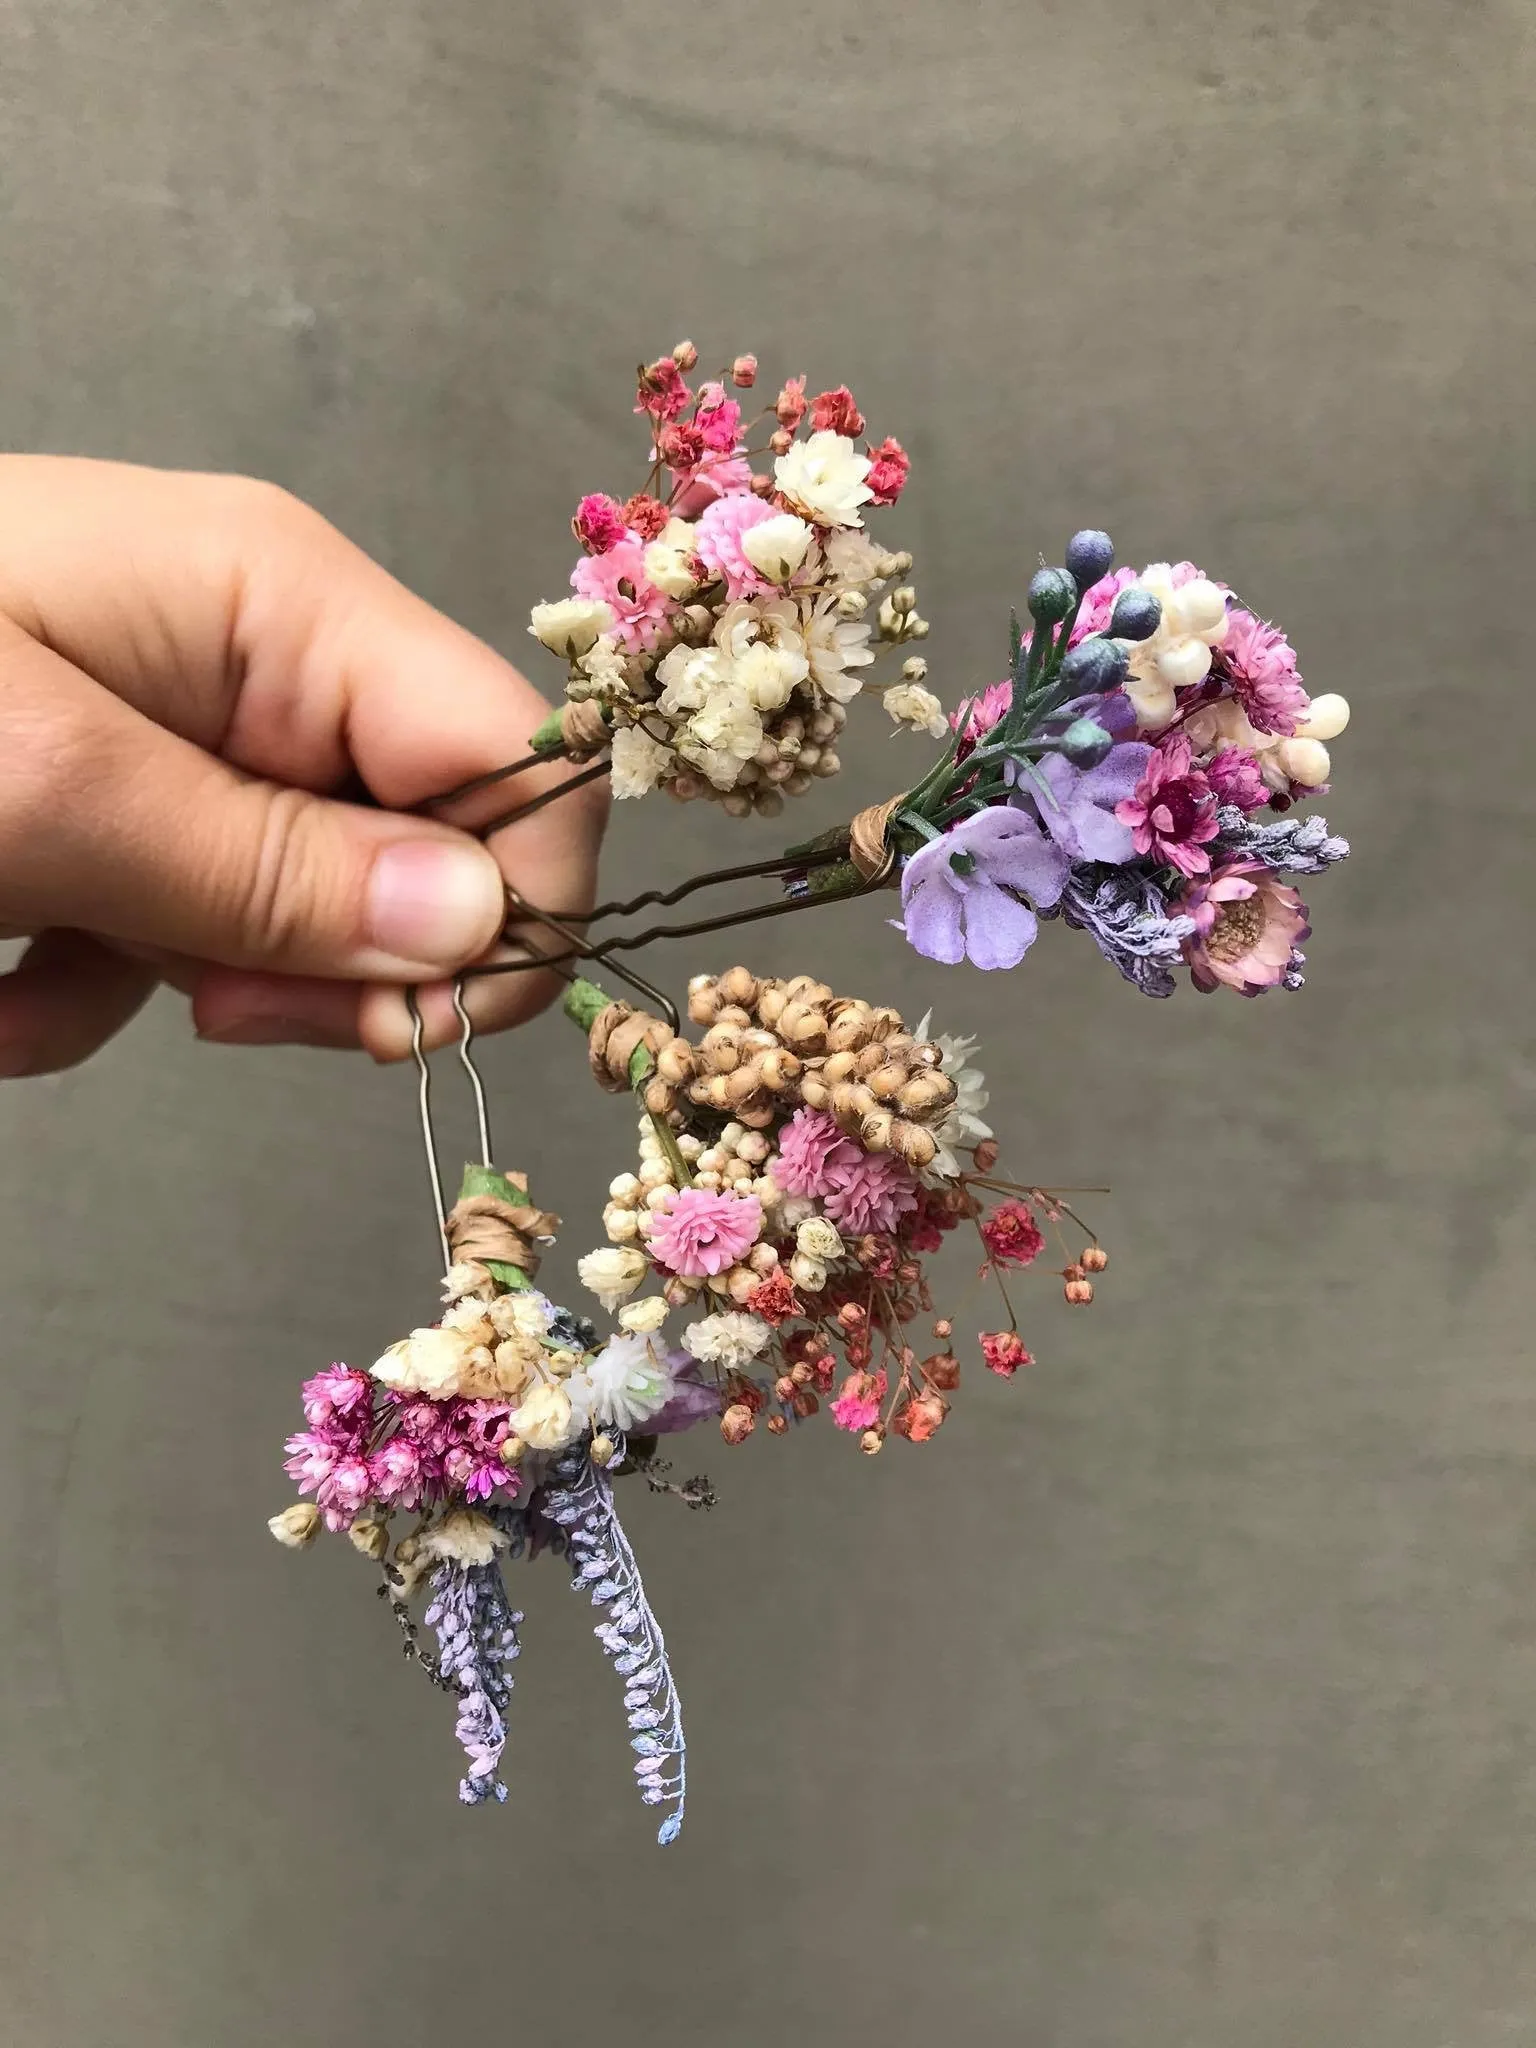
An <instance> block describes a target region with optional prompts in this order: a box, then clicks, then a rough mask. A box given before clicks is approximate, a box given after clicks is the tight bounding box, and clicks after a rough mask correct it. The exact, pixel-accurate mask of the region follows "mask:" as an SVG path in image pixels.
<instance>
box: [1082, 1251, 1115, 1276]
mask: <svg viewBox="0 0 1536 2048" xmlns="http://www.w3.org/2000/svg"><path fill="white" fill-rule="evenodd" d="M1077 1263H1078V1264H1079V1265H1080V1266H1081V1267H1082V1269H1083V1271H1084V1272H1085V1273H1102V1272H1103V1270H1104V1268H1105V1267H1106V1266H1107V1265H1108V1264H1109V1253H1108V1252H1107V1251H1105V1249H1104V1247H1103V1246H1102V1245H1098V1244H1091V1245H1089V1247H1088V1249H1087V1250H1086V1251H1085V1252H1084V1253H1083V1256H1082V1257H1081V1258H1080V1259H1079V1260H1078V1262H1077Z"/></svg>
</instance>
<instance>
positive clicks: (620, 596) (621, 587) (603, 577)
mask: <svg viewBox="0 0 1536 2048" xmlns="http://www.w3.org/2000/svg"><path fill="white" fill-rule="evenodd" d="M571 588H572V589H573V590H574V591H575V592H576V594H577V596H578V597H587V598H593V599H599V600H601V602H602V603H604V604H606V605H607V606H608V607H609V609H610V610H611V611H612V613H613V636H614V638H615V639H616V640H617V641H618V643H619V645H620V646H621V647H623V648H625V649H626V650H627V651H628V652H629V653H631V654H638V653H641V652H642V651H644V652H647V653H648V652H649V651H650V650H651V649H652V648H653V647H654V646H655V645H656V642H657V640H658V639H659V638H660V637H661V630H662V627H663V626H664V625H665V624H666V622H667V612H668V603H667V594H666V592H665V591H664V590H658V589H657V588H656V586H655V584H654V583H647V581H646V580H645V549H644V548H643V547H642V546H641V545H640V543H639V541H637V540H623V541H620V542H619V544H618V546H617V547H613V548H610V549H609V550H608V552H607V553H606V554H604V555H583V556H582V558H581V560H580V561H579V562H578V563H577V564H576V566H575V568H574V569H573V570H572V571H571Z"/></svg>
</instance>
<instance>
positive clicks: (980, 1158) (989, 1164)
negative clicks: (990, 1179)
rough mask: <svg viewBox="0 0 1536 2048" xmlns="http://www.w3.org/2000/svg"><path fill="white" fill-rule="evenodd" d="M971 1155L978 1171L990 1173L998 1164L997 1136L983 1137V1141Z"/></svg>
mask: <svg viewBox="0 0 1536 2048" xmlns="http://www.w3.org/2000/svg"><path fill="white" fill-rule="evenodd" d="M971 1157H972V1158H973V1159H974V1160H975V1162H976V1171H977V1172H978V1173H990V1172H991V1171H992V1169H993V1167H994V1166H996V1164H997V1162H998V1158H999V1148H998V1143H997V1140H996V1139H995V1138H983V1139H982V1141H981V1143H980V1144H979V1145H978V1146H976V1148H975V1150H974V1151H973V1152H972V1153H971Z"/></svg>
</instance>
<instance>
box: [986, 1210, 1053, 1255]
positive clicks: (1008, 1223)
mask: <svg viewBox="0 0 1536 2048" xmlns="http://www.w3.org/2000/svg"><path fill="white" fill-rule="evenodd" d="M980 1227H981V1241H982V1243H983V1244H984V1245H985V1246H986V1248H987V1253H988V1256H989V1257H990V1259H991V1260H992V1263H993V1264H994V1265H995V1266H1030V1265H1033V1264H1034V1262H1035V1260H1036V1259H1038V1258H1039V1256H1040V1254H1041V1253H1042V1252H1043V1251H1044V1250H1045V1236H1044V1233H1043V1232H1042V1230H1041V1228H1040V1226H1039V1224H1038V1223H1037V1222H1036V1221H1035V1219H1034V1215H1033V1213H1032V1211H1031V1210H1030V1207H1029V1204H1028V1203H1027V1202H999V1203H998V1205H997V1207H996V1208H995V1209H994V1210H993V1211H992V1214H991V1215H990V1216H988V1217H986V1218H985V1219H984V1220H983V1222H982V1224H981V1226H980Z"/></svg>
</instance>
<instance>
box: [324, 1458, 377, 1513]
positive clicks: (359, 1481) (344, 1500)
mask: <svg viewBox="0 0 1536 2048" xmlns="http://www.w3.org/2000/svg"><path fill="white" fill-rule="evenodd" d="M372 1497H373V1474H372V1473H371V1472H370V1471H369V1469H368V1460H367V1459H366V1458H342V1459H341V1460H340V1461H339V1462H338V1463H337V1465H336V1466H335V1468H334V1470H333V1471H332V1472H331V1474H330V1476H329V1478H327V1479H326V1480H324V1481H323V1482H322V1483H321V1485H320V1486H319V1487H318V1488H317V1489H316V1491H315V1501H316V1504H317V1505H318V1506H319V1508H320V1510H321V1512H322V1514H323V1515H324V1516H325V1523H326V1527H327V1528H328V1529H345V1528H346V1526H347V1524H348V1523H349V1522H352V1521H355V1520H356V1518H357V1516H358V1514H359V1513H360V1512H361V1511H362V1509H363V1508H365V1507H366V1506H367V1505H368V1502H369V1501H370V1499H371V1498H372Z"/></svg>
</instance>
